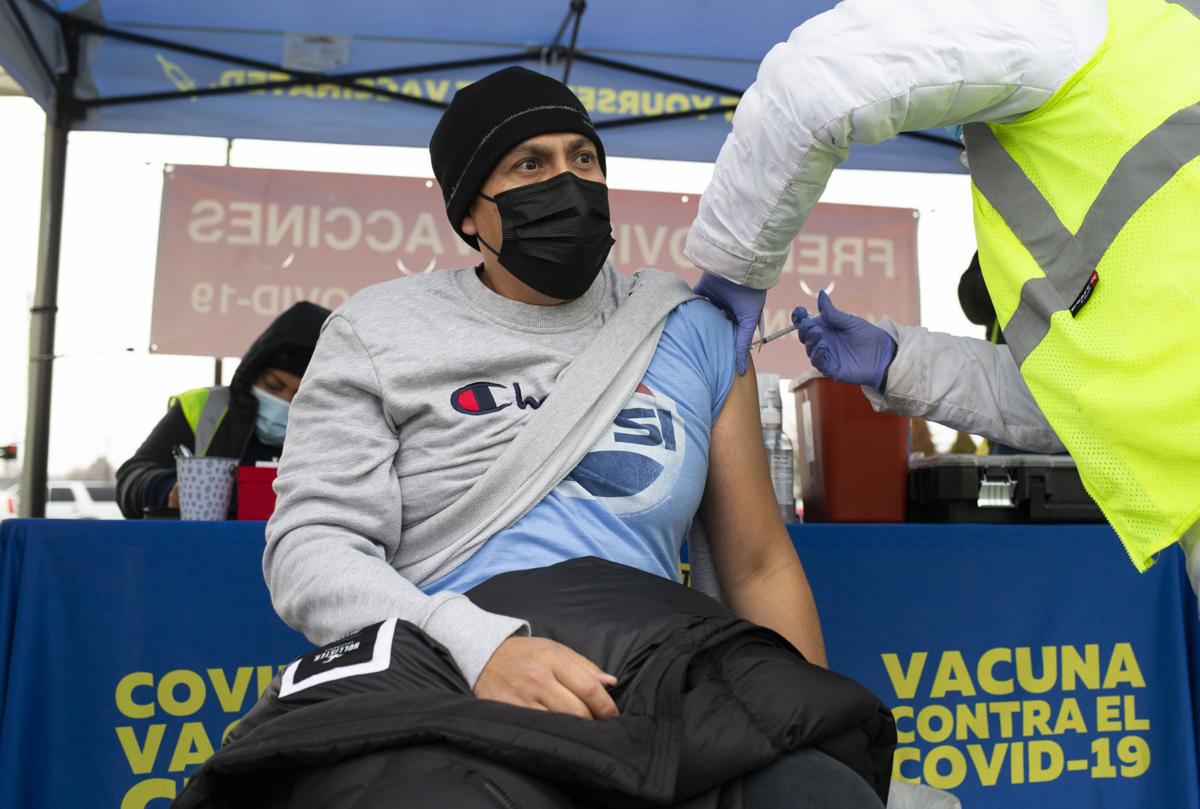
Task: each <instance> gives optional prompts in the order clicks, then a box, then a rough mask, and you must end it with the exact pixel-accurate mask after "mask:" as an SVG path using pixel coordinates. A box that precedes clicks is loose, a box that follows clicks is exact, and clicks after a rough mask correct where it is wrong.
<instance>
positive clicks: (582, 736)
mask: <svg viewBox="0 0 1200 809" xmlns="http://www.w3.org/2000/svg"><path fill="white" fill-rule="evenodd" d="M468 595H469V596H470V598H471V600H472V601H473V602H474V603H476V604H478V605H479V606H480V607H482V608H483V609H485V610H492V611H495V612H499V613H502V614H505V615H515V616H520V617H522V618H525V619H526V620H528V621H529V622H530V625H531V626H532V627H533V633H534V634H535V635H537V636H541V637H547V638H551V639H553V640H556V641H559V642H561V643H564V644H566V645H568V646H570V647H571V648H573V649H575V650H576V651H578V652H579V653H581V654H583V655H584V656H586V657H588V658H589V659H591V660H593V661H595V662H596V663H597V664H598V665H599V666H600V667H601V668H603V669H604V670H605V671H608V672H611V673H613V674H615V675H616V676H617V677H618V678H619V681H620V682H619V684H618V685H617V686H616V687H614V688H613V689H612V695H613V698H614V700H615V701H616V703H617V707H618V708H619V709H620V712H621V715H620V716H619V717H618V718H615V719H609V720H605V721H589V720H584V719H579V718H576V717H573V716H566V715H562V714H552V713H546V712H542V711H534V710H528V709H525V708H518V707H515V706H511V705H505V704H502V703H499V702H492V701H489V700H482V699H477V698H475V697H474V696H472V695H471V693H470V691H469V689H468V688H467V684H466V682H465V681H464V680H463V678H462V676H461V675H460V674H459V673H458V670H457V669H456V668H455V667H454V664H453V662H452V660H451V658H450V655H449V654H448V653H447V652H446V651H445V650H444V649H442V648H441V647H440V646H438V644H436V643H435V642H433V641H432V640H430V639H429V638H427V637H426V636H425V635H424V634H423V633H421V632H420V631H419V630H417V629H416V628H415V627H413V626H412V625H410V624H407V623H405V622H402V621H386V622H384V623H383V624H377V625H375V626H373V627H370V628H368V629H365V630H363V631H361V632H359V633H356V634H355V635H353V636H351V637H349V638H344V639H342V640H341V641H338V642H336V643H333V644H329V645H328V646H325V647H322V648H321V649H318V650H316V651H315V652H311V653H309V654H308V655H305V656H304V657H302V658H300V659H299V660H297V661H295V662H293V663H292V664H291V665H289V666H288V667H287V668H286V669H285V670H284V671H283V672H281V674H280V675H279V676H278V677H276V679H275V681H274V682H273V683H272V684H271V686H270V688H268V690H267V692H266V693H265V694H264V695H263V697H262V698H261V699H260V700H259V702H258V704H257V705H255V707H254V708H253V709H251V711H250V712H249V713H248V714H247V715H246V717H245V718H244V719H243V720H242V721H241V723H239V725H238V726H237V728H236V729H235V730H234V732H233V733H232V734H231V736H230V738H229V740H228V741H227V742H226V744H225V746H224V747H223V748H222V749H221V750H220V751H219V752H218V753H217V754H216V755H214V756H213V757H212V758H210V759H209V760H208V761H207V762H206V763H205V764H204V765H203V766H202V767H201V768H200V769H199V770H197V771H196V773H195V774H194V775H193V777H192V778H191V780H190V781H189V783H188V786H187V788H186V789H185V790H184V791H183V793H182V794H181V795H180V797H179V798H178V799H177V800H176V802H175V807H176V808H177V809H238V808H240V807H254V808H255V809H269V808H271V807H279V808H280V809H283V808H284V807H286V808H287V809H316V808H317V807H321V809H333V807H351V806H353V807H354V809H384V807H387V808H388V809H392V807H397V806H433V805H453V806H454V807H455V809H471V808H472V807H476V806H478V807H497V806H499V807H508V808H509V809H511V808H512V807H523V808H531V807H537V808H538V809H543V808H544V809H552V808H557V807H570V806H584V807H586V806H619V807H636V806H649V805H656V806H671V805H682V804H684V802H687V805H688V806H689V807H691V806H712V807H716V806H721V807H732V806H736V805H737V801H736V799H734V800H730V798H729V796H728V795H724V796H723V795H722V794H721V787H722V785H723V784H726V783H727V782H731V781H733V780H735V779H737V778H738V777H739V776H740V775H742V774H744V773H747V772H750V771H752V770H755V769H758V768H759V767H762V766H763V765H765V764H767V763H768V762H770V761H772V760H774V759H775V758H776V757H777V756H779V755H780V754H782V753H784V752H786V751H788V750H793V749H796V748H798V747H805V746H815V747H817V748H819V749H820V750H822V751H824V752H826V753H828V754H829V755H831V756H833V757H834V758H836V759H838V760H839V761H841V762H843V763H844V764H846V765H847V766H849V767H850V768H851V769H853V770H854V771H855V772H856V773H858V774H859V775H860V776H862V777H863V778H864V779H865V780H866V781H867V783H868V784H870V786H871V787H872V788H874V789H875V791H876V792H877V793H878V794H879V795H880V797H881V798H882V799H883V800H884V801H885V802H886V799H887V786H888V782H889V780H890V777H891V771H892V752H893V749H894V746H895V742H896V732H895V724H894V723H893V721H892V716H891V713H890V712H889V711H888V709H887V708H885V707H884V706H883V705H882V704H881V703H880V702H879V701H878V700H877V699H876V698H875V697H874V696H873V695H872V694H871V693H870V692H869V691H867V690H866V689H865V688H863V687H862V686H860V685H858V684H857V683H855V682H853V681H852V680H849V679H847V678H846V677H843V676H841V675H839V674H835V673H833V672H830V671H827V670H825V669H822V668H820V667H818V666H814V665H811V664H809V663H807V662H806V661H805V660H804V659H803V657H802V656H801V655H800V653H799V652H797V651H796V650H795V649H794V648H793V647H792V646H791V645H790V644H789V643H788V642H787V641H786V640H784V639H783V638H782V637H781V636H780V635H778V634H776V633H775V632H772V631H771V630H768V629H764V628H762V627H758V626H755V625H753V624H750V623H748V622H746V621H742V620H740V619H738V618H736V617H734V616H733V615H732V614H731V613H729V611H728V610H726V609H725V608H724V607H723V606H722V605H721V604H719V603H718V602H716V601H715V600H713V599H710V598H708V597H707V596H705V595H703V594H701V593H699V592H696V591H694V590H689V589H687V588H685V587H683V586H681V585H678V584H675V583H673V582H670V581H667V580H665V579H662V578H660V577H657V576H653V575H651V574H648V573H644V572H641V571H637V570H634V569H632V568H628V567H625V566H622V565H618V564H614V563H612V562H606V561H602V560H599V559H595V558H591V557H589V558H585V559H574V560H571V561H568V562H562V563H560V564H557V565H554V566H552V567H547V568H539V569H536V570H529V571H521V572H515V573H506V574H503V575H500V576H496V577H495V578H493V579H491V580H490V581H488V582H485V583H484V584H482V585H479V586H478V587H476V588H474V589H473V590H471V591H470V592H469V593H468ZM435 784H437V785H441V786H437V787H436V788H434V789H435V791H434V792H433V793H432V794H437V795H442V794H443V791H444V796H445V799H444V800H439V801H437V802H423V801H418V800H416V799H415V796H416V795H429V794H431V793H430V791H429V790H430V788H431V785H435ZM439 790H440V791H439ZM725 792H726V793H732V792H733V790H725ZM468 796H471V797H470V798H468ZM451 798H452V799H453V802H452V803H450V802H448V801H450V800H451Z"/></svg>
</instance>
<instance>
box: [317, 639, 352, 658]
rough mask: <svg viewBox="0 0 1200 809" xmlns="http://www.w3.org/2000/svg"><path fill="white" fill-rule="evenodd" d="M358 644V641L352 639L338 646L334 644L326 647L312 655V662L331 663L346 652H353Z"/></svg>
mask: <svg viewBox="0 0 1200 809" xmlns="http://www.w3.org/2000/svg"><path fill="white" fill-rule="evenodd" d="M360 645H361V644H360V643H359V642H358V641H353V642H351V643H343V644H342V645H340V646H334V647H333V648H331V649H326V650H325V651H323V652H320V653H318V654H316V655H313V662H314V663H332V662H333V661H335V660H337V659H338V658H339V657H341V656H342V655H344V654H347V653H349V652H353V651H354V650H355V649H357V648H358V647H359V646H360Z"/></svg>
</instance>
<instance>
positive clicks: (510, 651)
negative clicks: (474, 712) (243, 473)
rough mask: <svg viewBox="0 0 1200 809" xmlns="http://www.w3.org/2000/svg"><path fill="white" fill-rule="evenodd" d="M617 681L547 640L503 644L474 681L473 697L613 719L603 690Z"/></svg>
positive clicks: (511, 640)
mask: <svg viewBox="0 0 1200 809" xmlns="http://www.w3.org/2000/svg"><path fill="white" fill-rule="evenodd" d="M616 684H617V678H616V677H614V676H612V675H611V674H606V673H604V672H603V671H601V670H600V667H599V666H597V665H596V664H595V663H593V662H592V661H590V660H588V659H587V658H586V657H584V656H583V655H581V654H579V653H578V652H576V651H574V650H573V649H571V648H570V647H568V646H564V645H563V644H561V643H556V642H555V641H552V640H549V639H548V638H518V637H512V638H509V639H508V640H506V641H504V643H501V644H500V645H499V646H498V647H497V648H496V651H495V653H494V654H493V655H492V659H491V660H489V661H488V664H487V665H486V666H484V667H483V671H482V672H480V674H479V679H478V680H476V681H475V696H477V697H479V698H481V699H492V700H496V701H497V702H507V703H508V704H509V705H519V706H520V707H522V708H533V709H534V710H538V711H553V712H554V713H565V714H571V715H573V716H578V717H580V718H582V719H609V718H611V717H614V716H616V715H617V713H618V711H617V705H616V703H615V702H613V700H612V697H610V696H609V695H608V692H607V691H605V690H604V687H605V686H606V685H607V686H612V685H616Z"/></svg>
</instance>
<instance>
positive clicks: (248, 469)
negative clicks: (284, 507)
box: [237, 466, 279, 520]
mask: <svg viewBox="0 0 1200 809" xmlns="http://www.w3.org/2000/svg"><path fill="white" fill-rule="evenodd" d="M278 472H279V470H278V469H277V468H275V467H273V466H239V467H238V489H237V491H238V498H237V518H238V519H239V520H269V519H271V514H272V513H274V511H275V489H274V486H273V485H272V484H274V483H275V475H276V474H277V473H278Z"/></svg>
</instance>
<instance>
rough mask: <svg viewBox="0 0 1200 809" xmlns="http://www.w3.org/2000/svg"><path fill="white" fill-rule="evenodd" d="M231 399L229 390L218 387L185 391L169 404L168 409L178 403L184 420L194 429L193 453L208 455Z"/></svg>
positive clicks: (174, 397) (172, 398)
mask: <svg viewBox="0 0 1200 809" xmlns="http://www.w3.org/2000/svg"><path fill="white" fill-rule="evenodd" d="M229 399H230V396H229V388H227V387H225V386H223V385H217V386H214V387H211V388H193V389H191V390H189V391H184V392H183V393H181V394H179V395H178V396H172V397H171V399H170V401H169V402H168V407H170V406H173V405H174V404H175V403H176V402H178V403H179V406H180V407H181V408H182V409H183V418H184V419H185V420H186V421H187V423H188V426H189V427H191V428H192V435H193V438H194V440H193V442H192V452H193V453H195V454H196V455H207V454H208V449H209V445H211V444H212V440H213V437H214V436H215V435H216V434H217V430H218V429H219V428H220V426H221V422H222V421H223V420H224V418H225V413H226V412H228V410H229Z"/></svg>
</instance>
